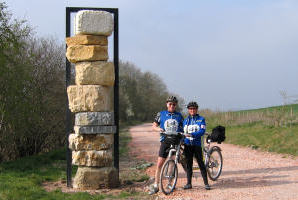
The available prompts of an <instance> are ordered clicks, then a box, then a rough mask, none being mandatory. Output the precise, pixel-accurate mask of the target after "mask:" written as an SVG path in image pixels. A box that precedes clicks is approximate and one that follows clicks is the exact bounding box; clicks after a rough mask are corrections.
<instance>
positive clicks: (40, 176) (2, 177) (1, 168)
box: [0, 128, 149, 200]
mask: <svg viewBox="0 0 298 200" xmlns="http://www.w3.org/2000/svg"><path fill="white" fill-rule="evenodd" d="M130 140H131V138H130V135H129V132H128V129H127V128H126V129H121V131H120V178H121V183H122V184H129V185H132V184H134V182H144V181H146V180H147V179H148V178H149V177H147V175H146V174H145V173H144V170H138V169H134V166H137V165H139V163H142V161H135V160H130V158H129V156H128V150H129V149H128V144H129V141H130ZM65 155H66V151H65V149H61V150H56V151H52V152H49V153H45V154H41V155H35V156H30V157H25V158H21V159H19V160H16V161H11V162H6V163H1V164H0V200H20V199H26V200H31V199H32V200H36V199H42V200H59V199H63V200H64V199H66V200H85V199H86V200H87V199H88V200H98V199H127V198H129V199H132V198H133V199H146V194H144V193H143V192H138V191H136V190H134V189H131V188H129V189H128V190H123V191H121V192H118V193H117V194H94V195H91V194H89V193H87V192H76V193H63V192H62V191H61V189H56V190H53V191H51V192H47V191H46V190H45V189H44V188H43V187H42V183H43V182H55V181H60V182H62V183H65V184H66V172H65V169H66V159H65ZM75 171H76V167H75V166H74V167H73V174H74V173H75ZM123 173H124V174H123ZM144 196H145V197H144Z"/></svg>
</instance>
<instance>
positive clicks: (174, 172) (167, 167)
mask: <svg viewBox="0 0 298 200" xmlns="http://www.w3.org/2000/svg"><path fill="white" fill-rule="evenodd" d="M177 178H178V168H177V165H176V164H175V161H174V160H168V161H166V162H165V164H164V165H163V167H162V169H161V174H160V187H161V191H162V192H163V193H164V194H166V195H168V194H170V193H171V192H173V190H174V189H175V186H176V183H177Z"/></svg>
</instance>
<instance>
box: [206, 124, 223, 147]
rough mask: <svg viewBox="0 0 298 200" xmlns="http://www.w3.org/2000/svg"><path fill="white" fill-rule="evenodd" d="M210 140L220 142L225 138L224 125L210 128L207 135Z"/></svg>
mask: <svg viewBox="0 0 298 200" xmlns="http://www.w3.org/2000/svg"><path fill="white" fill-rule="evenodd" d="M208 139H210V140H211V142H217V143H218V144H220V143H222V142H223V141H225V139H226V128H225V127H224V126H217V127H215V128H213V129H212V132H211V134H210V135H209V136H208Z"/></svg>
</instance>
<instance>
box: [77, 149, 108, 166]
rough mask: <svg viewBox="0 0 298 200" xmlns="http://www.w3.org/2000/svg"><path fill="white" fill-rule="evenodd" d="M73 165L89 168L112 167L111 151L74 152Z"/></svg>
mask: <svg viewBox="0 0 298 200" xmlns="http://www.w3.org/2000/svg"><path fill="white" fill-rule="evenodd" d="M72 164H74V165H79V166H88V167H110V166H112V165H113V154H112V149H111V150H101V151H95V150H94V151H73V152H72Z"/></svg>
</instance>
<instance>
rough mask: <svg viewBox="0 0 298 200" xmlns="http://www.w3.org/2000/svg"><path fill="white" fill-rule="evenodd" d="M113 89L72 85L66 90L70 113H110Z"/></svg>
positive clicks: (99, 86)
mask: <svg viewBox="0 0 298 200" xmlns="http://www.w3.org/2000/svg"><path fill="white" fill-rule="evenodd" d="M113 89H114V88H113V87H107V86H101V85H72V86H69V87H68V88H67V94H68V100H69V109H70V110H71V112H74V113H77V112H87V111H91V112H104V111H107V112H111V111H113V107H114V101H113V100H114V99H113V94H114V90H113Z"/></svg>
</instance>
